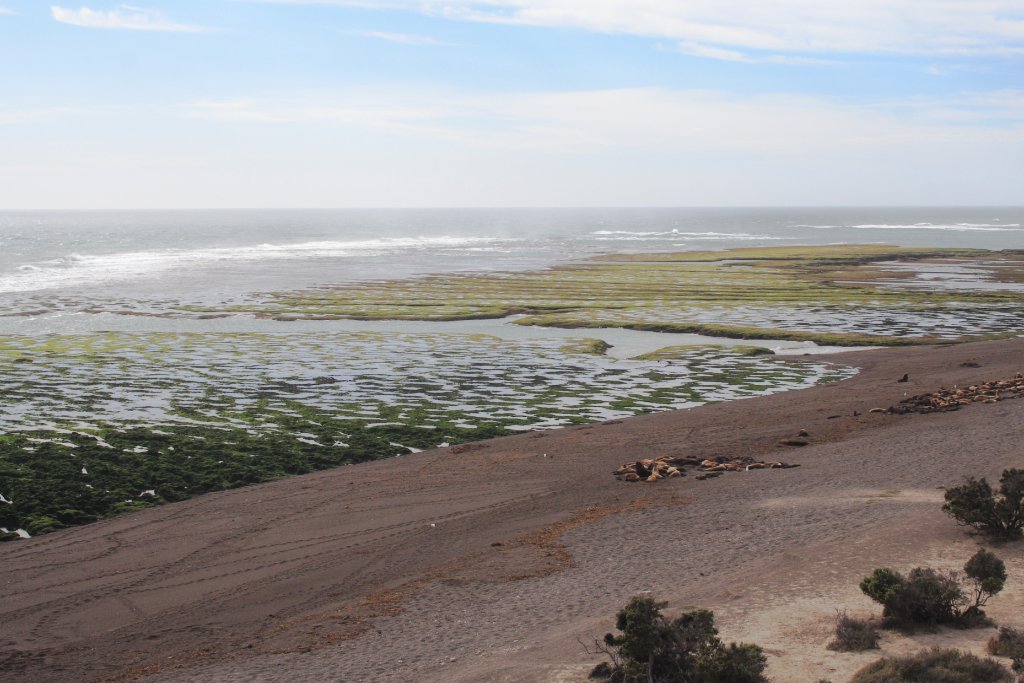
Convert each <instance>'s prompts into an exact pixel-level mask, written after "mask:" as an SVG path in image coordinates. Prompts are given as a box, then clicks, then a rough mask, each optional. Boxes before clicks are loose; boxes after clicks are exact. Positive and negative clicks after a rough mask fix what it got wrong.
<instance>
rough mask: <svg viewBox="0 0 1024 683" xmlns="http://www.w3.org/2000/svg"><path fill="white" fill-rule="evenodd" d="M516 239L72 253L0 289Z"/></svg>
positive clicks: (21, 270) (32, 266) (30, 267)
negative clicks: (210, 265) (211, 265)
mask: <svg viewBox="0 0 1024 683" xmlns="http://www.w3.org/2000/svg"><path fill="white" fill-rule="evenodd" d="M510 241H514V240H509V239H501V238H495V237H454V236H444V235H443V236H436V237H394V238H381V239H368V240H351V241H316V242H299V243H295V244H257V245H248V246H240V247H212V248H207V249H163V250H153V251H130V252H120V253H113V254H77V253H76V254H68V255H66V256H61V257H59V258H55V259H50V260H47V261H39V262H36V263H26V264H21V265H19V266H17V268H16V271H15V272H12V273H7V274H4V275H0V292H29V291H37V290H42V289H53V288H57V287H75V286H87V285H92V284H100V283H103V282H110V281H117V280H130V279H133V278H138V277H144V276H147V275H153V274H159V273H162V272H168V271H173V270H176V269H182V268H188V267H193V266H202V265H209V264H216V263H227V262H260V261H278V260H300V259H317V258H344V257H352V256H370V255H374V254H375V253H379V254H385V253H394V252H400V251H416V250H430V249H453V248H455V249H457V248H464V249H479V248H480V247H481V246H482V245H493V244H494V243H496V242H510Z"/></svg>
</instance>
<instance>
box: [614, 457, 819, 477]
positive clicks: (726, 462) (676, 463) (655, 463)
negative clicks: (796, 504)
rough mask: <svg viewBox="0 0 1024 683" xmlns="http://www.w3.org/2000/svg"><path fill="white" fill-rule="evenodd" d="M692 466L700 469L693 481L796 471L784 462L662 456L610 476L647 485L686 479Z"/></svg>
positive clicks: (628, 464) (630, 465) (623, 467)
mask: <svg viewBox="0 0 1024 683" xmlns="http://www.w3.org/2000/svg"><path fill="white" fill-rule="evenodd" d="M686 466H691V467H698V468H700V473H699V474H697V476H696V477H695V478H696V479H711V478H712V477H717V476H720V475H721V474H723V473H725V472H746V471H749V470H775V469H785V468H789V467H799V465H790V464H787V463H784V462H764V461H760V460H754V459H753V458H749V457H743V458H726V457H722V456H719V457H717V458H705V459H701V458H696V457H693V456H679V455H663V456H661V457H660V458H654V459H650V458H647V459H643V460H637V461H636V462H627V463H626V464H624V465H623V466H622V467H620V468H619V469H617V470H615V471H614V472H612V474H613V475H615V477H616V478H617V479H619V480H621V481H647V482H653V481H658V480H659V479H667V478H672V477H685V476H686V472H685V471H684V470H683V467H686Z"/></svg>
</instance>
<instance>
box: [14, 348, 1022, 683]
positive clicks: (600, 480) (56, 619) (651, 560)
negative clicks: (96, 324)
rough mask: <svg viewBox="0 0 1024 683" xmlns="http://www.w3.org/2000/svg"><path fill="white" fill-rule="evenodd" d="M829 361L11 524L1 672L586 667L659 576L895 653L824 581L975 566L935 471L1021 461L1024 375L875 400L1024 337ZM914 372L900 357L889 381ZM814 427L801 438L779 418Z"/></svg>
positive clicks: (744, 630) (977, 370) (797, 657)
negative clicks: (656, 463)
mask: <svg viewBox="0 0 1024 683" xmlns="http://www.w3.org/2000/svg"><path fill="white" fill-rule="evenodd" d="M835 360H836V361H837V362H840V363H845V364H851V365H857V366H859V367H861V368H862V372H861V374H859V375H858V376H857V377H855V378H853V379H851V380H848V381H845V382H841V383H838V384H834V385H829V386H822V387H816V388H813V389H807V390H803V391H796V392H789V393H785V394H777V395H774V396H769V397H764V398H757V399H748V400H743V401H733V402H729V403H723V404H717V405H712V406H705V407H701V408H696V409H691V410H683V411H675V412H668V413H659V414H655V415H648V416H642V417H637V418H632V419H629V420H624V421H613V422H610V423H601V424H595V425H588V426H582V427H574V428H569V429H564V430H558V431H552V432H544V433H533V434H525V435H521V436H515V437H510V438H504V439H497V440H494V441H490V442H483V443H480V444H474V445H470V446H468V447H467V446H463V447H461V448H460V447H455V448H452V449H442V450H436V451H430V452H425V453H421V454H417V455H414V456H406V457H402V458H396V459H392V460H387V461H382V462H377V463H371V464H366V465H359V466H353V467H344V468H340V469H336V470H332V471H327V472H321V473H318V474H313V475H308V476H303V477H296V478H292V479H287V480H283V481H279V482H274V483H270V484H265V485H260V486H253V487H250V488H245V489H239V490H235V491H228V492H224V493H218V494H212V495H207V496H203V497H201V498H198V499H195V500H192V501H187V502H184V503H179V504H174V505H168V506H165V507H162V508H157V509H151V510H146V511H142V512H138V513H134V514H130V515H126V516H123V517H119V518H117V519H112V520H108V521H104V522H99V523H96V524H91V525H88V526H85V527H81V528H77V529H71V530H66V531H61V532H56V533H52V534H49V535H46V536H43V537H40V538H38V539H33V540H30V541H24V542H17V543H12V544H7V545H5V546H3V547H0V571H2V576H3V581H4V599H3V603H2V605H0V624H2V625H0V679H2V680H4V681H51V680H54V681H63V680H67V681H91V680H98V679H113V680H123V679H128V680H133V679H135V678H143V679H145V680H147V681H185V680H210V681H213V680H216V681H261V680H274V681H324V680H337V681H375V680H380V681H410V680H418V681H422V680H438V681H523V680H537V681H556V680H558V681H561V680H564V681H570V680H584V679H585V677H586V673H587V671H589V669H590V667H591V666H593V664H594V663H596V662H597V661H599V659H600V658H598V657H594V656H588V655H587V654H586V653H585V652H584V650H583V648H582V646H581V644H580V642H579V641H581V640H582V641H584V642H592V641H593V639H594V638H595V637H599V636H600V635H601V634H603V633H604V632H605V631H608V630H610V629H611V628H612V625H613V621H614V613H615V611H616V610H617V609H618V608H619V607H621V606H622V605H623V604H624V603H625V602H626V600H628V598H629V597H630V596H631V595H633V594H636V593H638V592H641V591H652V592H653V594H654V595H655V596H656V597H658V598H659V599H663V600H668V601H669V602H670V609H671V608H682V607H684V606H704V607H709V608H712V609H714V610H715V612H716V615H717V616H718V619H719V624H720V626H721V630H722V633H723V636H724V638H725V639H726V640H731V639H745V640H750V641H754V642H758V643H760V644H762V645H764V646H765V647H766V648H767V651H768V653H769V655H770V662H771V663H770V667H771V668H770V673H771V675H772V676H773V679H774V680H776V681H807V680H816V679H817V678H820V677H830V678H832V679H833V680H834V681H835V682H836V683H838V682H839V681H841V680H845V678H846V677H847V676H848V673H849V672H850V671H852V670H855V669H856V668H857V667H858V666H860V665H861V664H863V663H866V662H868V661H872V660H873V659H874V658H875V657H877V656H878V653H877V651H876V652H875V653H868V654H861V655H843V654H836V653H832V652H830V651H828V650H825V649H824V644H825V643H826V642H827V640H828V636H829V633H828V632H829V629H830V627H831V623H832V621H831V620H832V617H833V616H834V613H835V612H834V610H835V608H843V607H846V608H849V609H850V610H851V611H852V612H855V613H856V612H862V613H865V614H867V613H870V612H872V611H873V610H874V606H873V605H872V604H871V603H870V602H869V601H867V599H866V598H864V597H863V596H861V595H860V594H859V591H858V590H857V588H856V583H857V581H858V580H859V579H860V578H861V577H862V576H864V575H865V574H867V573H869V572H870V570H871V569H872V568H874V567H875V566H880V565H890V566H893V567H896V568H900V569H906V568H909V567H912V566H916V565H919V564H932V565H933V566H949V567H957V566H959V565H962V563H963V561H964V560H965V559H966V557H968V556H969V554H970V553H971V552H973V548H974V547H975V546H976V545H977V543H978V540H977V539H976V538H972V537H970V536H968V535H967V534H966V533H965V531H964V530H963V529H961V528H959V527H957V525H956V524H955V523H954V522H953V521H952V520H951V519H950V518H949V517H947V516H946V515H944V514H943V513H942V512H941V511H940V509H939V508H940V506H941V500H942V491H941V490H940V489H939V488H938V487H941V486H943V485H951V484H957V483H960V482H961V481H962V480H963V479H964V478H965V477H966V476H967V475H970V474H974V475H978V476H982V475H984V476H987V477H989V479H990V480H994V479H997V478H998V476H999V473H1000V472H1001V471H1002V469H1003V468H1005V467H1008V466H1017V467H1024V400H1007V401H1002V402H1000V403H997V404H992V405H989V404H975V405H971V406H969V407H966V408H964V409H963V410H960V411H957V412H953V413H944V414H936V415H901V416H893V415H885V414H877V413H869V412H868V411H869V410H870V409H871V408H875V407H882V408H884V407H888V406H890V405H893V404H895V403H897V402H898V401H899V400H900V399H902V398H903V397H904V396H905V395H908V394H911V395H912V394H917V393H923V392H926V391H932V390H935V389H938V388H939V387H940V386H949V385H952V384H961V385H963V384H970V383H973V382H979V381H985V380H990V379H1002V378H1007V377H1012V376H1013V375H1014V374H1015V373H1017V372H1022V371H1024V339H1017V340H1010V341H1002V342H985V343H978V344H970V345H961V346H950V347H931V348H909V349H891V350H883V351H869V352H854V353H848V354H842V355H840V356H836V357H835ZM968 362H973V363H976V364H978V365H979V366H980V367H968V366H965V365H964V364H965V363H968ZM905 372H907V373H909V374H910V381H909V382H908V383H897V382H896V380H897V379H898V378H899V377H900V376H902V375H903V373H905ZM854 411H858V412H859V413H861V414H860V415H859V416H857V417H854V416H853V414H854ZM834 416H838V417H834ZM799 429H807V430H808V431H809V432H810V435H811V436H810V439H809V440H810V442H811V443H810V445H808V446H806V447H803V448H794V447H791V446H783V445H780V444H779V441H780V439H783V438H786V437H790V436H793V435H794V434H795V433H796V432H797V431H798V430H799ZM663 454H677V455H699V456H715V455H728V456H743V455H749V456H752V457H754V458H757V459H765V460H785V461H787V462H793V463H799V464H800V465H801V467H799V468H795V469H788V470H761V471H752V472H743V473H728V474H726V475H724V476H721V477H719V478H717V479H714V480H710V481H695V480H694V478H693V476H692V473H691V474H690V475H689V476H687V477H685V478H682V479H671V480H665V481H661V482H657V483H655V484H627V483H624V482H619V481H617V480H615V479H614V478H613V477H612V476H610V472H611V470H612V469H614V468H615V467H616V466H618V465H619V464H621V463H623V462H626V461H630V460H635V459H637V458H640V457H653V456H658V455H663ZM1022 545H1024V544H1020V543H1018V544H1012V545H1008V546H1003V547H1002V548H1000V549H997V552H998V553H999V554H1000V555H1001V556H1003V557H1004V559H1006V560H1007V564H1008V566H1009V568H1010V580H1009V582H1008V588H1007V590H1006V591H1005V593H1004V594H1002V595H1000V596H997V597H996V598H994V599H993V600H992V603H991V609H990V614H992V615H993V616H995V617H996V618H997V620H1000V619H1003V618H1004V617H1005V618H1006V619H1008V621H1003V623H1013V616H1014V615H1020V614H1024V551H1022V549H1021V546H1022ZM1006 615H1009V616H1006ZM1016 618H1018V619H1021V620H1024V617H1019V616H1018V617H1016ZM1016 625H1017V626H1024V623H1021V624H1016ZM964 633H965V632H957V633H954V634H948V633H938V634H929V635H926V636H921V637H920V638H918V639H917V640H914V639H907V638H904V637H901V636H894V635H887V636H886V637H885V639H884V641H883V652H896V651H903V650H907V649H915V648H916V647H917V646H918V645H920V644H922V643H925V642H928V643H931V642H950V643H953V644H962V645H964V646H969V647H973V648H975V649H977V648H979V647H980V645H979V644H980V643H983V642H984V638H987V637H988V635H990V634H989V633H988V632H986V631H984V630H982V631H980V632H968V633H967V635H964ZM972 633H973V635H972ZM957 634H959V635H957ZM943 639H945V640H943Z"/></svg>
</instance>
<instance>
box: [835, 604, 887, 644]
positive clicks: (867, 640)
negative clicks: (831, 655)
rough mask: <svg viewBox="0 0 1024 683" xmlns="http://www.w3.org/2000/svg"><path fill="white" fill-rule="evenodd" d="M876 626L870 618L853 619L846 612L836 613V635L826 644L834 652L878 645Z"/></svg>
mask: <svg viewBox="0 0 1024 683" xmlns="http://www.w3.org/2000/svg"><path fill="white" fill-rule="evenodd" d="M878 638H879V636H878V627H877V626H876V625H875V623H874V622H873V621H871V620H870V619H854V618H853V617H851V616H850V615H848V614H847V613H846V612H840V613H839V614H837V615H836V637H835V638H834V639H833V640H832V642H831V643H829V644H828V645H827V647H828V649H829V650H835V651H836V652H862V651H864V650H873V649H875V648H877V647H878Z"/></svg>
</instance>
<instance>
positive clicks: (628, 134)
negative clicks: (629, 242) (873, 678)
mask: <svg viewBox="0 0 1024 683" xmlns="http://www.w3.org/2000/svg"><path fill="white" fill-rule="evenodd" d="M87 1H88V4H86V5H82V4H77V3H72V4H64V3H65V2H66V0H58V4H52V3H51V2H50V1H47V0H0V209H75V208H78V209H93V208H244V207H252V208H262V207H294V208H299V207H460V206H474V207H475V206H500V207H517V206H864V205H876V206H879V205H887V206H889V205H904V206H905V205H911V206H927V205H1021V204H1024V182H1022V179H1024V0H729V1H726V0H447V1H446V0H431V1H420V0H378V1H374V0H133V2H131V3H129V4H123V3H116V2H106V1H101V0H87Z"/></svg>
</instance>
